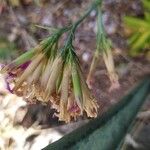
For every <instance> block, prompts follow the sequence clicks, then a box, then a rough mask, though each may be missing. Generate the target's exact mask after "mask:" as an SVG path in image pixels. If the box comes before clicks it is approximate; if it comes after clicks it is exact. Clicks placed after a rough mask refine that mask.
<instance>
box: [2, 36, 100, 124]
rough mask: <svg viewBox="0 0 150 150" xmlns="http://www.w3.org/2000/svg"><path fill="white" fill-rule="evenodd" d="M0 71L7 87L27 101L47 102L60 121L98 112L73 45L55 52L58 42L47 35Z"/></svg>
mask: <svg viewBox="0 0 150 150" xmlns="http://www.w3.org/2000/svg"><path fill="white" fill-rule="evenodd" d="M2 72H4V73H6V75H7V82H8V83H9V84H8V85H9V86H8V87H9V90H10V91H11V92H12V93H14V94H16V95H18V96H23V97H24V98H25V99H27V100H28V101H30V102H35V101H36V100H38V101H42V102H43V103H48V102H50V103H51V105H52V107H53V108H55V109H56V110H57V114H56V115H57V116H58V117H59V120H60V121H65V122H70V121H71V120H73V119H76V118H77V117H78V116H80V115H83V112H86V114H87V116H88V117H96V116H97V108H98V105H97V103H96V101H95V99H94V97H93V96H92V95H91V94H90V91H89V89H88V87H87V85H86V82H85V79H84V77H83V74H82V71H81V68H80V66H79V61H78V59H77V56H76V54H75V53H74V50H73V47H72V46H71V47H69V48H65V50H62V52H60V53H58V52H57V43H54V42H52V41H51V39H49V38H48V39H46V40H44V41H43V42H41V43H40V44H39V45H38V46H37V47H36V48H34V49H33V50H31V51H28V52H26V53H25V54H23V55H22V56H20V57H19V58H17V59H16V60H14V61H13V62H12V63H11V64H9V65H7V66H5V67H4V68H3V69H2Z"/></svg>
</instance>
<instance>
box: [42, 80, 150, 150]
mask: <svg viewBox="0 0 150 150" xmlns="http://www.w3.org/2000/svg"><path fill="white" fill-rule="evenodd" d="M149 92H150V78H146V79H145V80H144V81H143V82H142V83H140V84H139V85H138V86H137V87H136V88H135V89H134V90H133V91H131V92H130V93H129V94H128V95H127V96H125V97H124V98H123V99H122V100H121V101H120V102H119V103H118V104H116V105H115V106H114V107H112V108H111V109H110V110H109V111H107V112H106V113H104V114H103V115H102V116H99V117H98V118H96V119H94V120H91V121H90V122H89V123H87V124H85V125H84V126H82V127H80V128H78V129H76V130H74V131H73V132H71V133H70V134H68V135H66V136H64V137H63V138H61V139H60V140H58V141H56V142H54V143H52V144H50V145H49V146H47V147H46V148H44V149H43V150H60V149H61V150H87V149H89V150H115V149H116V148H117V147H118V145H119V144H120V142H121V140H122V139H123V138H124V136H125V135H126V133H127V131H128V129H129V127H130V125H131V124H132V121H133V120H134V117H135V116H136V114H137V112H138V111H139V109H140V107H141V106H142V104H143V103H144V101H145V100H146V98H147V96H148V94H149Z"/></svg>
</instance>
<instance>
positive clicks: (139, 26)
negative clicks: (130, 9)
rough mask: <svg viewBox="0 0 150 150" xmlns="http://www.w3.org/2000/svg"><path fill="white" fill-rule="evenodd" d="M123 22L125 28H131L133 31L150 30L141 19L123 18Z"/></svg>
mask: <svg viewBox="0 0 150 150" xmlns="http://www.w3.org/2000/svg"><path fill="white" fill-rule="evenodd" d="M124 22H125V24H126V25H127V26H129V27H130V28H132V29H133V30H138V31H139V30H140V31H142V30H146V29H149V28H150V24H149V23H148V22H146V21H145V20H143V19H139V18H135V17H129V16H126V17H124Z"/></svg>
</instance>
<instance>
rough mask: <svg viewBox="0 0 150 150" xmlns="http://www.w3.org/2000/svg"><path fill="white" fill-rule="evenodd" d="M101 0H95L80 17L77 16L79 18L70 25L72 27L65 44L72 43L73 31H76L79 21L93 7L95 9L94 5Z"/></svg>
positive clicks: (82, 19) (81, 20) (87, 14)
mask: <svg viewBox="0 0 150 150" xmlns="http://www.w3.org/2000/svg"><path fill="white" fill-rule="evenodd" d="M101 1H102V0H95V1H94V2H93V3H92V4H91V7H90V8H89V9H88V10H87V11H86V13H85V14H84V15H83V16H81V17H80V18H79V20H77V21H76V22H75V23H74V24H73V25H72V28H71V30H70V33H69V36H68V39H67V41H66V44H65V45H68V44H69V43H72V41H73V39H74V33H75V31H76V29H77V27H78V25H79V24H80V23H81V22H83V21H84V19H85V18H86V17H87V16H89V14H90V13H91V12H92V11H93V10H94V9H96V7H97V6H98V5H101Z"/></svg>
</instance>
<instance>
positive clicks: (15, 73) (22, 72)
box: [1, 38, 57, 102]
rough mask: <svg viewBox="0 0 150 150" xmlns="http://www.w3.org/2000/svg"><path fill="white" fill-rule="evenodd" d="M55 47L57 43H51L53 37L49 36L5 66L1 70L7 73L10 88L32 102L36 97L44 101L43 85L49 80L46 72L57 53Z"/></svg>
mask: <svg viewBox="0 0 150 150" xmlns="http://www.w3.org/2000/svg"><path fill="white" fill-rule="evenodd" d="M55 47H56V43H51V38H47V39H45V40H43V41H42V42H41V43H40V44H39V45H38V46H36V47H35V48H33V49H32V50H29V51H28V52H26V53H24V54H23V55H21V56H20V57H18V58H17V59H16V60H14V61H13V62H12V63H10V64H8V65H6V66H5V67H3V68H2V70H1V72H2V73H4V74H5V75H6V81H7V83H8V84H7V88H8V90H9V91H11V92H12V93H14V94H16V95H18V96H23V97H24V98H25V99H27V100H28V101H31V102H34V101H35V100H36V99H38V100H41V101H43V97H42V94H43V91H44V89H43V85H45V84H46V82H47V81H45V79H47V77H45V76H46V75H45V72H46V73H47V74H49V68H50V67H51V64H52V62H53V60H54V58H55V55H56V53H57V49H54V48H55ZM53 51H54V52H53ZM43 78H44V81H43Z"/></svg>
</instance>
